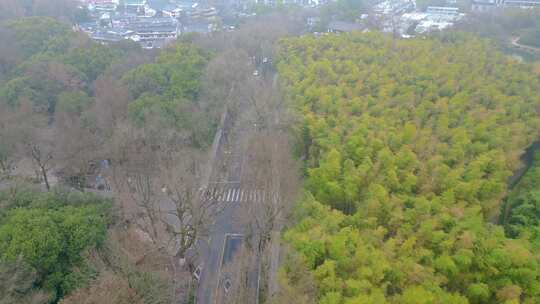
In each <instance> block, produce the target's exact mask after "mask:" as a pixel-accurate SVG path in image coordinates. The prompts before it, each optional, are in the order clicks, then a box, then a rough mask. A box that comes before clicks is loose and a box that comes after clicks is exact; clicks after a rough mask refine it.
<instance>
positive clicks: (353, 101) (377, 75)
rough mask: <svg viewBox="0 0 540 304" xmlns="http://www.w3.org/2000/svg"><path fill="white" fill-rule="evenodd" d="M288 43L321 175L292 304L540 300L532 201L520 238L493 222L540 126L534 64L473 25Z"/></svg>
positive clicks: (286, 54) (288, 81)
mask: <svg viewBox="0 0 540 304" xmlns="http://www.w3.org/2000/svg"><path fill="white" fill-rule="evenodd" d="M280 54H281V57H280V60H279V64H278V65H279V71H280V75H281V80H282V82H283V84H284V86H285V94H286V97H287V99H288V100H289V101H290V103H291V106H292V107H294V108H296V109H297V111H298V113H299V115H300V116H301V122H300V123H299V124H298V125H297V128H296V134H297V137H298V142H299V148H298V153H299V154H300V155H301V156H303V157H304V158H305V163H306V167H305V173H306V176H307V177H306V182H305V189H306V191H307V195H306V198H305V199H304V201H303V202H302V203H301V204H300V206H299V208H298V211H297V224H295V225H294V226H293V227H291V228H290V230H289V231H288V232H286V233H285V239H286V240H287V242H288V243H289V244H290V246H291V247H292V249H293V252H295V253H296V254H294V253H293V254H291V256H290V258H289V261H288V263H287V265H286V266H285V267H284V270H283V273H282V275H283V276H282V281H283V283H284V286H285V287H284V289H283V296H284V297H285V299H290V300H289V301H291V302H294V303H311V302H317V303H324V304H329V303H348V304H352V303H377V304H379V303H537V302H539V301H540V284H539V282H540V277H539V275H540V265H539V261H540V260H539V256H538V252H537V250H536V248H537V245H538V244H537V238H536V237H535V235H534V233H532V234H531V233H522V231H523V230H533V231H535V230H536V229H537V226H536V227H535V225H536V224H535V223H537V222H536V218H535V217H534V216H533V215H532V214H531V215H527V219H524V218H523V213H528V212H527V211H526V210H530V208H532V207H531V206H528V205H523V206H521V207H516V208H515V209H513V211H512V212H511V215H510V219H509V226H508V229H507V234H505V230H504V227H503V226H499V225H496V224H493V222H495V221H496V218H497V214H498V213H499V208H501V201H502V200H503V199H504V198H505V196H506V195H507V194H508V190H507V189H508V185H507V182H508V180H509V177H510V176H511V175H512V172H513V171H514V170H516V169H518V168H519V167H520V166H521V163H520V155H521V154H522V153H523V151H524V149H525V148H526V147H527V146H528V145H530V144H531V143H532V142H533V141H534V140H536V139H537V138H538V136H539V131H540V128H539V126H540V124H539V123H540V121H539V118H540V117H539V116H538V114H539V113H538V109H539V108H538V106H539V105H540V99H539V93H540V92H539V90H540V86H539V85H540V83H539V79H538V76H537V74H535V73H534V72H532V70H531V68H530V67H529V66H527V65H522V64H518V63H516V62H515V61H513V60H511V59H508V57H506V56H504V55H503V54H501V53H499V52H498V51H496V50H495V49H494V47H493V46H492V45H491V44H490V43H489V42H486V41H483V40H480V39H478V38H474V37H472V36H469V35H465V34H448V35H441V36H440V37H435V38H430V39H422V40H407V41H403V40H392V39H391V38H390V37H386V36H383V35H380V34H352V35H340V36H326V37H322V38H316V37H303V38H296V39H288V40H285V41H283V42H282V43H281V46H280ZM533 174H534V171H531V172H530V173H528V176H530V175H533ZM527 179H528V177H525V178H524V180H523V181H522V183H525V182H526V180H527ZM524 195H527V194H524ZM529 195H532V196H533V197H534V194H529ZM513 196H514V195H512V196H511V198H510V200H511V203H512V204H517V205H521V203H519V202H515V201H516V198H513ZM521 199H522V198H521ZM531 200H532V201H530V202H529V204H532V206H534V198H531ZM529 225H530V226H531V227H529ZM301 264H303V265H304V267H302V266H299V265H301Z"/></svg>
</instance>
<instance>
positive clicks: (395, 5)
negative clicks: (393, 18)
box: [373, 0, 416, 15]
mask: <svg viewBox="0 0 540 304" xmlns="http://www.w3.org/2000/svg"><path fill="white" fill-rule="evenodd" d="M415 9H416V2H415V1H413V0H388V1H384V2H381V3H379V4H377V5H375V7H374V8H373V11H374V13H375V14H376V15H401V14H404V13H407V12H411V11H413V10H415Z"/></svg>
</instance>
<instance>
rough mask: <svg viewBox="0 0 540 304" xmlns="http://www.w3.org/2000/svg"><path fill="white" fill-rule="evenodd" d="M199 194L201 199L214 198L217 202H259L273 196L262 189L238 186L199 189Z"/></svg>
mask: <svg viewBox="0 0 540 304" xmlns="http://www.w3.org/2000/svg"><path fill="white" fill-rule="evenodd" d="M199 195H200V197H201V198H202V199H207V200H215V201H216V202H219V203H260V202H263V201H264V200H265V199H270V198H272V197H273V196H272V195H270V193H267V192H266V191H264V190H260V189H242V188H238V187H230V188H229V187H223V188H222V187H212V188H209V189H200V190H199Z"/></svg>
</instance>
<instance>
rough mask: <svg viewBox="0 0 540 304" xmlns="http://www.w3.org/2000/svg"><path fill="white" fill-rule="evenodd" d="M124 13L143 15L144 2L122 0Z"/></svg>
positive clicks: (142, 0)
mask: <svg viewBox="0 0 540 304" xmlns="http://www.w3.org/2000/svg"><path fill="white" fill-rule="evenodd" d="M123 4H124V5H123V6H124V12H127V13H138V14H141V13H144V7H145V6H146V4H147V3H146V0H124V3H123Z"/></svg>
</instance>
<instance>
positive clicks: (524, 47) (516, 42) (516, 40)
mask: <svg viewBox="0 0 540 304" xmlns="http://www.w3.org/2000/svg"><path fill="white" fill-rule="evenodd" d="M519 39H521V37H519V36H518V37H512V39H511V41H510V42H511V43H512V45H513V46H514V47H517V48H519V49H522V50H525V51H529V52H535V53H540V48H537V47H534V46H530V45H525V44H520V43H519Z"/></svg>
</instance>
